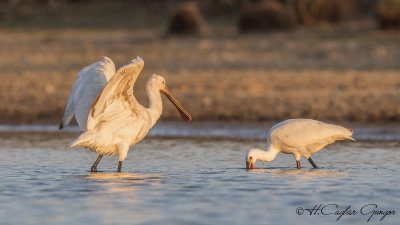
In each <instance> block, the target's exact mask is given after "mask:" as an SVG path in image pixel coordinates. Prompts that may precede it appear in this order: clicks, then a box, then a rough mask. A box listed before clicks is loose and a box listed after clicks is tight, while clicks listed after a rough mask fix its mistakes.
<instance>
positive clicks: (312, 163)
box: [308, 157, 318, 169]
mask: <svg viewBox="0 0 400 225" xmlns="http://www.w3.org/2000/svg"><path fill="white" fill-rule="evenodd" d="M308 161H310V163H311V165H312V166H313V167H314V168H315V169H318V166H317V165H315V163H314V161H313V160H312V159H311V157H310V158H308Z"/></svg>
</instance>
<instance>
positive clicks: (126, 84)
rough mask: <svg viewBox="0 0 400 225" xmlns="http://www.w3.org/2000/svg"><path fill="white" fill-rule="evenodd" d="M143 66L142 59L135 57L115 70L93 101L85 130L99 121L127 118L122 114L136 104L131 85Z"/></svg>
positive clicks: (128, 113) (132, 108)
mask: <svg viewBox="0 0 400 225" xmlns="http://www.w3.org/2000/svg"><path fill="white" fill-rule="evenodd" d="M143 66H144V61H143V60H142V59H141V58H140V57H137V58H136V59H133V60H132V61H131V62H130V63H129V64H127V65H125V66H123V67H121V68H120V69H119V70H118V71H117V73H116V74H115V75H114V76H113V77H112V78H111V80H110V81H109V82H108V83H107V85H106V86H105V87H104V89H103V90H102V91H101V93H100V94H99V95H98V96H97V98H96V100H95V101H94V102H93V105H92V107H91V108H90V113H89V117H88V124H87V127H86V128H87V130H92V129H93V128H94V127H95V126H96V125H97V124H98V123H99V122H104V121H105V120H107V121H108V122H110V121H114V122H118V123H119V124H121V123H122V124H123V121H120V120H126V119H127V118H126V117H125V118H124V116H122V115H125V114H126V115H130V114H132V111H134V109H135V108H136V107H137V104H138V102H137V101H136V99H135V97H134V95H133V85H134V84H135V81H136V79H137V77H138V76H139V74H140V72H141V71H142V69H143ZM113 103H115V104H113ZM126 109H128V110H126ZM131 110H132V111H131Z"/></svg>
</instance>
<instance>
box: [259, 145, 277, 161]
mask: <svg viewBox="0 0 400 225" xmlns="http://www.w3.org/2000/svg"><path fill="white" fill-rule="evenodd" d="M278 153H279V151H278V150H276V149H275V148H273V147H272V146H270V147H268V148H267V151H264V150H262V149H258V151H257V160H260V161H264V162H270V161H272V160H274V159H275V157H276V155H277V154H278Z"/></svg>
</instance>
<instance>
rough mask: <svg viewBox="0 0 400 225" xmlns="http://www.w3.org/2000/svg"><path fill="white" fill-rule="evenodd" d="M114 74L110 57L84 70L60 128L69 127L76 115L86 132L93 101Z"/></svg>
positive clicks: (77, 80) (80, 74) (68, 103)
mask: <svg viewBox="0 0 400 225" xmlns="http://www.w3.org/2000/svg"><path fill="white" fill-rule="evenodd" d="M114 74H115V65H114V63H113V61H112V60H111V59H110V58H108V57H104V58H103V60H100V61H98V62H95V63H93V64H91V65H89V66H87V67H85V68H83V69H82V70H81V71H80V72H79V74H78V76H77V77H76V80H75V82H74V84H73V86H72V89H71V93H70V95H69V97H68V101H67V105H66V106H65V110H64V115H63V117H62V119H61V123H60V127H59V128H60V129H62V128H63V127H64V126H66V125H68V124H69V122H70V121H71V119H72V117H73V116H74V115H75V118H76V120H77V122H78V125H79V128H80V129H81V130H85V128H86V122H87V119H88V115H89V111H90V107H91V106H92V104H93V101H94V100H95V99H96V97H97V96H98V95H99V93H100V92H101V90H102V89H103V88H104V87H105V86H106V84H107V82H108V81H109V80H110V79H111V77H113V75H114Z"/></svg>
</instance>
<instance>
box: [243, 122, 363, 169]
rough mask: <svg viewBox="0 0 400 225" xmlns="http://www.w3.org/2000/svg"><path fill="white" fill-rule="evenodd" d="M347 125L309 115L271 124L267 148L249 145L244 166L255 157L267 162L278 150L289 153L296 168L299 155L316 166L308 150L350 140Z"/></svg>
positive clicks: (253, 160)
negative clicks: (308, 117) (311, 117)
mask: <svg viewBox="0 0 400 225" xmlns="http://www.w3.org/2000/svg"><path fill="white" fill-rule="evenodd" d="M352 134H353V131H352V130H351V129H347V128H344V127H342V126H338V125H334V124H327V123H323V122H320V121H317V120H311V119H290V120H285V121H282V122H280V123H278V124H276V125H275V126H273V127H272V128H271V129H270V130H269V132H268V140H267V150H266V151H265V150H261V149H257V148H254V149H251V150H250V151H249V152H247V154H246V157H245V160H246V168H247V169H253V168H254V165H255V163H256V161H257V160H260V161H264V162H270V161H272V160H274V159H275V157H276V155H277V154H278V153H279V152H282V153H286V154H293V156H294V158H295V159H296V163H297V169H300V158H301V157H302V156H303V157H304V158H306V159H308V161H309V162H310V163H311V165H312V166H313V167H314V168H318V167H317V165H316V164H315V163H314V161H313V160H312V159H311V154H312V153H314V152H318V151H319V150H321V149H322V148H323V147H325V146H326V145H328V144H331V143H333V142H335V141H337V140H344V139H348V140H352V141H355V140H354V139H353V138H352V137H351V135H352Z"/></svg>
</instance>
